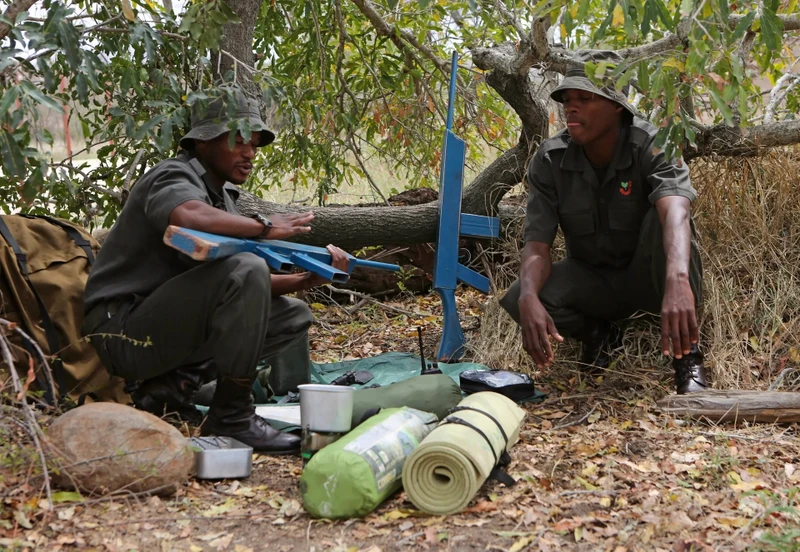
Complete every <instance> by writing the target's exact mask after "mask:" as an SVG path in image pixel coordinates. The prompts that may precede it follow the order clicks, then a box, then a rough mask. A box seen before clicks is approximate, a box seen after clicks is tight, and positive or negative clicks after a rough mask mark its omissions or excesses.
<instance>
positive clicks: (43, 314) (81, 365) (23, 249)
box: [0, 215, 129, 406]
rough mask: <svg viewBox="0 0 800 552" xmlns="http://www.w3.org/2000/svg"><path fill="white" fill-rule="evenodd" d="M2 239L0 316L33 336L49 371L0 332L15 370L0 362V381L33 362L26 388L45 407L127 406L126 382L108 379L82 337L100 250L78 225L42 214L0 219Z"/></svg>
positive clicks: (17, 340)
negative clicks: (88, 293)
mask: <svg viewBox="0 0 800 552" xmlns="http://www.w3.org/2000/svg"><path fill="white" fill-rule="evenodd" d="M0 235H2V238H3V239H0V294H2V295H1V297H2V301H1V302H0V317H1V318H4V319H5V320H8V321H9V322H12V323H15V324H17V325H19V327H20V329H22V330H23V331H24V332H25V333H27V334H28V335H29V336H30V337H31V338H33V339H34V340H35V341H36V343H37V344H38V346H39V347H40V348H41V350H42V352H43V353H44V355H45V357H46V358H47V360H48V364H49V365H50V368H51V370H50V373H48V371H46V370H43V365H42V363H41V361H40V358H39V355H38V353H37V351H36V348H35V347H34V346H33V345H32V344H31V343H30V342H28V341H27V340H25V339H23V338H22V336H20V335H19V334H18V333H16V332H14V331H13V330H11V331H9V329H8V328H6V330H5V333H6V336H7V338H8V341H9V342H10V345H11V354H12V359H13V361H14V366H13V367H9V366H6V362H5V359H3V358H0V382H3V381H5V380H7V379H8V378H9V377H10V372H7V370H11V369H14V370H16V371H17V373H18V374H19V375H20V378H21V379H22V380H23V381H24V380H25V379H26V375H27V374H28V370H29V367H30V361H31V359H33V366H34V370H35V376H36V379H35V381H34V382H32V383H31V385H30V387H29V389H30V390H34V391H40V392H41V393H42V396H43V398H44V399H45V401H46V402H47V403H48V404H49V405H51V406H58V405H61V404H64V403H65V402H69V401H72V402H75V403H77V404H82V403H83V402H85V401H86V400H87V398H91V399H92V400H93V401H101V400H106V401H108V400H110V401H114V402H121V403H123V404H125V403H128V402H129V397H128V396H127V395H126V393H125V392H124V385H125V383H124V380H122V379H121V378H117V377H113V376H111V375H110V374H109V373H108V371H107V370H106V369H105V367H104V366H103V364H102V362H101V361H100V358H99V357H98V356H97V353H96V352H95V350H94V348H93V347H92V345H91V344H90V343H89V342H88V341H87V340H85V339H84V338H83V336H82V335H81V323H82V322H83V293H84V288H85V286H86V280H87V279H88V277H89V270H90V268H91V266H92V264H93V263H94V259H95V256H96V255H97V253H98V251H99V250H100V244H98V243H97V241H96V240H95V239H93V238H92V237H91V236H90V235H89V234H88V233H87V232H86V231H85V230H83V229H82V228H80V227H79V226H76V225H74V224H72V223H69V222H67V221H64V220H61V219H56V218H52V217H47V216H31V215H3V216H0ZM4 372H5V373H4ZM51 373H52V374H51Z"/></svg>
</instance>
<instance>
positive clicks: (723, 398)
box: [658, 390, 800, 423]
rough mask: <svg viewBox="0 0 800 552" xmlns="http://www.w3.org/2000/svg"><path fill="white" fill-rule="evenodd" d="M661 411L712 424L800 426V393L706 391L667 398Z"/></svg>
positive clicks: (659, 405) (662, 403)
mask: <svg viewBox="0 0 800 552" xmlns="http://www.w3.org/2000/svg"><path fill="white" fill-rule="evenodd" d="M658 408H659V409H660V410H661V411H662V412H664V413H665V414H670V415H672V416H689V417H690V418H694V419H696V420H702V419H706V420H709V421H711V422H765V423H776V422H777V423H789V422H800V393H790V392H786V391H734V390H732V391H704V392H702V393H690V394H688V395H670V396H667V397H664V398H663V399H661V400H660V401H658Z"/></svg>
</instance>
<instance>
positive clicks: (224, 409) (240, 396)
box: [200, 377, 300, 455]
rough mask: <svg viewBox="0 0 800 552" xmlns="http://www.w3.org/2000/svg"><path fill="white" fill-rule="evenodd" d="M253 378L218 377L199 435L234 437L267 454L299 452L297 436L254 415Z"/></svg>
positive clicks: (298, 438)
mask: <svg viewBox="0 0 800 552" xmlns="http://www.w3.org/2000/svg"><path fill="white" fill-rule="evenodd" d="M253 379H255V378H252V379H251V378H243V379H234V378H228V377H221V378H219V379H218V380H217V389H216V391H215V392H214V398H213V399H212V400H211V406H210V407H209V409H208V416H207V417H206V420H205V422H203V425H202V427H201V428H200V434H201V435H215V436H218V437H233V438H234V439H236V440H237V441H240V442H242V443H244V444H246V445H249V446H251V447H253V450H255V451H258V452H263V453H266V454H274V455H280V454H295V453H299V452H300V437H298V436H296V435H292V434H290V433H284V432H283V431H278V430H277V429H275V428H273V427H272V426H271V425H269V424H268V423H267V421H266V420H264V419H263V418H260V417H259V416H257V415H256V409H255V407H254V406H253V394H252V386H253Z"/></svg>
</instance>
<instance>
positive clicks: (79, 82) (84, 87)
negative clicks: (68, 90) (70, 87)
mask: <svg viewBox="0 0 800 552" xmlns="http://www.w3.org/2000/svg"><path fill="white" fill-rule="evenodd" d="M75 89H76V90H77V91H78V99H79V100H80V101H81V103H86V102H88V101H89V82H88V81H87V80H86V75H84V74H83V73H78V74H77V75H75Z"/></svg>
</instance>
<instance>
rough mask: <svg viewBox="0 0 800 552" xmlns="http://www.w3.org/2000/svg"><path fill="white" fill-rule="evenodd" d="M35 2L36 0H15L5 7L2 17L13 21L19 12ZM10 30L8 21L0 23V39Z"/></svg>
mask: <svg viewBox="0 0 800 552" xmlns="http://www.w3.org/2000/svg"><path fill="white" fill-rule="evenodd" d="M35 3H36V0H15V1H14V2H12V3H11V5H10V6H8V8H6V11H5V12H3V17H5V18H6V19H8V20H9V21H11V22H12V23H14V22H15V21H16V20H17V16H18V15H19V14H20V13H22V12H24V11H25V10H27V9H28V8H30V7H31V6H33V5H34V4H35ZM10 32H11V25H9V24H8V23H0V40H3V39H4V38H5V37H6V36H8V33H10Z"/></svg>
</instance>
